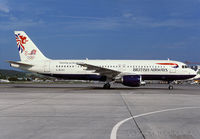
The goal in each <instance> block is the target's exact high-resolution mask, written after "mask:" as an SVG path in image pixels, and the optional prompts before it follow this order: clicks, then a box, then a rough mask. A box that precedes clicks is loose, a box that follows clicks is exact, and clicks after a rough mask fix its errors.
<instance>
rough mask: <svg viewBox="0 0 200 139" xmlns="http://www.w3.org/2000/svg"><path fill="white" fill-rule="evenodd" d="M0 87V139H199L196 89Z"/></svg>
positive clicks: (199, 104)
mask: <svg viewBox="0 0 200 139" xmlns="http://www.w3.org/2000/svg"><path fill="white" fill-rule="evenodd" d="M101 86H102V85H98V84H73V85H72V84H0V139H116V138H117V139H144V138H145V139H161V138H162V139H199V137H200V86H198V85H176V86H174V90H168V89H167V85H147V86H145V87H140V88H126V87H123V86H121V85H115V86H113V87H114V88H113V89H110V90H104V89H101Z"/></svg>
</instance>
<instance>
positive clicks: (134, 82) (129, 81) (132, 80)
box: [122, 75, 142, 87]
mask: <svg viewBox="0 0 200 139" xmlns="http://www.w3.org/2000/svg"><path fill="white" fill-rule="evenodd" d="M141 81H142V78H141V76H140V75H124V76H123V77H122V84H123V85H125V86H130V87H138V86H140V85H141Z"/></svg>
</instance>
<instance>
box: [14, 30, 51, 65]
mask: <svg viewBox="0 0 200 139" xmlns="http://www.w3.org/2000/svg"><path fill="white" fill-rule="evenodd" d="M14 33H15V37H16V41H17V46H18V51H19V55H20V59H21V61H23V62H34V61H39V60H47V59H48V58H46V57H45V56H44V55H43V54H42V53H41V52H40V50H39V49H38V48H37V46H36V45H35V44H34V43H33V42H32V41H31V39H30V38H29V37H28V35H26V33H25V32H24V31H15V32H14Z"/></svg>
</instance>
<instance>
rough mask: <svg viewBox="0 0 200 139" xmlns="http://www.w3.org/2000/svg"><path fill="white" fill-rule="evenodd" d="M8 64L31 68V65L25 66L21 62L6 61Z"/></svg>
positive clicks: (25, 64)
mask: <svg viewBox="0 0 200 139" xmlns="http://www.w3.org/2000/svg"><path fill="white" fill-rule="evenodd" d="M6 62H8V63H10V64H16V65H19V66H28V67H32V66H33V65H31V64H27V63H22V62H16V61H6Z"/></svg>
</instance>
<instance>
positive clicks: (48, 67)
mask: <svg viewBox="0 0 200 139" xmlns="http://www.w3.org/2000/svg"><path fill="white" fill-rule="evenodd" d="M44 72H50V61H45V62H44Z"/></svg>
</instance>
